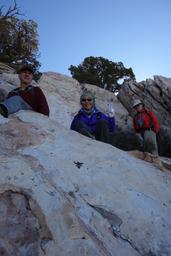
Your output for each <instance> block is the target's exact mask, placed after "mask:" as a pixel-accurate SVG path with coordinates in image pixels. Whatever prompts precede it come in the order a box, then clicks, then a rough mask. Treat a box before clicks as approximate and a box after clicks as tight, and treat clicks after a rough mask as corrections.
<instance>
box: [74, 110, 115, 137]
mask: <svg viewBox="0 0 171 256" xmlns="http://www.w3.org/2000/svg"><path fill="white" fill-rule="evenodd" d="M99 120H106V121H107V123H108V127H109V132H114V130H115V118H114V117H108V116H107V115H105V114H103V113H102V112H100V111H99V110H98V109H97V108H94V110H93V113H91V115H88V113H87V112H86V111H84V110H83V109H80V111H79V112H78V114H77V115H76V116H75V117H74V119H73V121H72V123H71V127H70V128H71V130H74V131H76V127H77V122H80V121H81V122H83V123H85V124H86V126H87V127H88V128H89V129H90V131H91V132H92V133H94V132H95V129H96V123H97V122H98V121H99Z"/></svg>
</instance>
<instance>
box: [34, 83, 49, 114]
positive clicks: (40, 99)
mask: <svg viewBox="0 0 171 256" xmlns="http://www.w3.org/2000/svg"><path fill="white" fill-rule="evenodd" d="M36 90H37V91H36V100H37V107H38V109H37V111H38V112H39V113H42V114H44V115H46V116H49V106H48V103H47V100H46V97H45V95H44V93H43V91H42V90H41V89H40V88H39V87H36Z"/></svg>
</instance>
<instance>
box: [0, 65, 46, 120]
mask: <svg viewBox="0 0 171 256" xmlns="http://www.w3.org/2000/svg"><path fill="white" fill-rule="evenodd" d="M18 74H19V79H20V87H18V88H16V89H14V90H12V91H11V92H9V94H8V96H7V98H6V99H5V100H4V101H3V102H1V103H0V114H1V115H3V116H4V117H8V115H10V114H13V113H15V112H17V111H19V110H21V109H23V110H33V111H36V112H39V113H42V114H44V115H47V116H49V106H48V103H47V100H46V98H45V95H44V93H43V91H42V90H41V89H40V88H39V87H38V86H32V85H31V83H32V79H33V74H34V69H33V68H32V66H30V65H23V66H22V67H21V68H20V70H19V72H18Z"/></svg>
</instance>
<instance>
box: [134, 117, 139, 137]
mask: <svg viewBox="0 0 171 256" xmlns="http://www.w3.org/2000/svg"><path fill="white" fill-rule="evenodd" d="M133 125H134V130H135V132H136V133H140V129H139V127H138V124H137V115H135V116H134V119H133Z"/></svg>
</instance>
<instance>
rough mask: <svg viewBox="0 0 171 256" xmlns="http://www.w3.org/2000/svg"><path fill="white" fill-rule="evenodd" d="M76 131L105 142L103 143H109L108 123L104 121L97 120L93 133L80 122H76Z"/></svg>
mask: <svg viewBox="0 0 171 256" xmlns="http://www.w3.org/2000/svg"><path fill="white" fill-rule="evenodd" d="M76 131H77V132H79V133H81V134H83V135H85V136H87V137H90V138H93V139H96V140H99V141H102V142H105V143H110V132H109V128H108V123H107V121H106V120H103V119H102V120H99V121H98V122H97V123H96V129H95V132H94V133H92V132H91V130H90V129H89V127H88V126H87V125H86V124H85V123H84V122H81V121H78V122H77V125H76Z"/></svg>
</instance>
